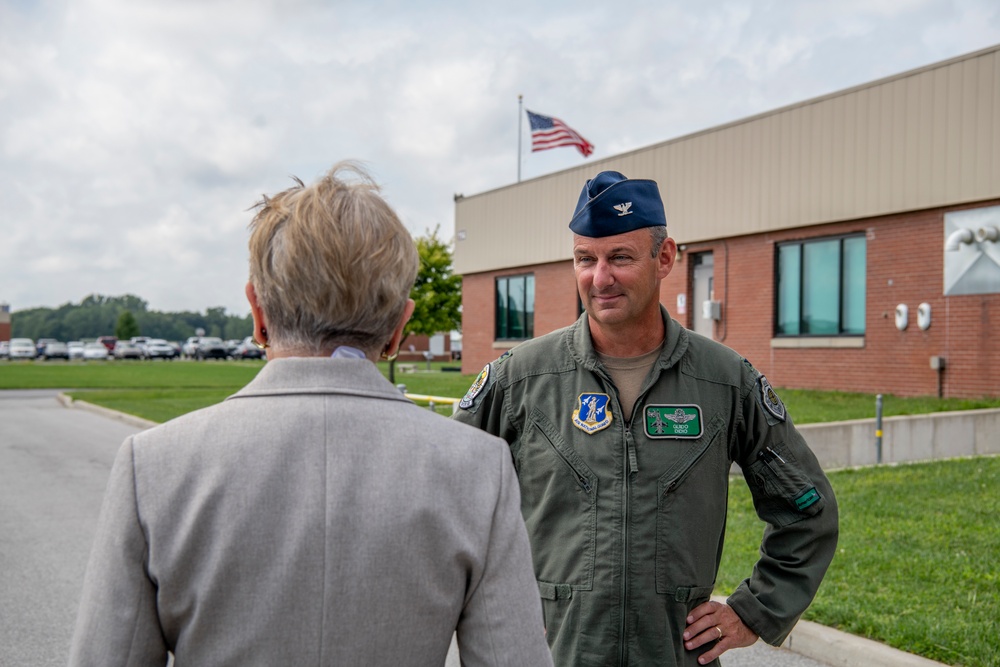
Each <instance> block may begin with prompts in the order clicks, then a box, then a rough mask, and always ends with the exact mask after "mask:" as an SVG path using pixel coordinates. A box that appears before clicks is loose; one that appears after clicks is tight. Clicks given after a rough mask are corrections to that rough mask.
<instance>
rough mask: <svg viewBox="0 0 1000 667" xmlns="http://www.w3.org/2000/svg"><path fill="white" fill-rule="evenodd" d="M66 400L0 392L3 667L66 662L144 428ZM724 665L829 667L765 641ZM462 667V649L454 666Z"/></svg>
mask: <svg viewBox="0 0 1000 667" xmlns="http://www.w3.org/2000/svg"><path fill="white" fill-rule="evenodd" d="M57 393H58V392H57V391H55V390H29V391H0V667H22V666H24V667H49V666H50V665H51V666H57V665H58V666H62V665H65V664H66V659H67V657H68V653H69V643H70V640H71V638H72V635H73V624H74V622H75V620H76V610H77V606H78V605H79V600H80V588H81V585H82V579H83V573H84V571H85V569H86V565H87V558H88V556H89V554H90V547H91V543H92V540H93V533H94V528H95V525H96V523H97V517H98V514H99V513H100V509H101V500H102V498H103V495H104V488H105V485H106V483H107V478H108V474H109V472H110V470H111V464H112V462H113V460H114V457H115V453H116V452H117V451H118V447H119V446H120V445H121V443H122V441H123V440H124V439H125V438H126V437H127V436H128V435H130V434H132V433H135V432H136V431H138V430H140V429H139V428H138V427H134V426H130V425H128V424H126V423H124V422H120V421H117V420H115V419H110V418H108V417H105V416H103V415H99V414H95V413H92V412H88V411H85V410H79V409H68V408H65V407H63V405H62V404H61V403H59V401H58V400H56V395H57ZM722 664H723V665H725V667H824V666H823V665H822V664H821V663H818V662H816V661H814V660H809V659H807V658H804V657H802V656H799V655H797V654H795V653H792V652H790V651H786V650H781V649H774V648H771V647H769V646H766V645H764V644H763V643H758V644H757V645H756V646H754V647H752V648H749V649H741V650H738V651H731V652H729V653H727V654H725V655H723V656H722ZM458 665H459V661H458V655H457V652H455V651H453V652H452V654H451V655H449V658H448V661H447V664H446V667H458Z"/></svg>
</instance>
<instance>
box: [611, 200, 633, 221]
mask: <svg viewBox="0 0 1000 667" xmlns="http://www.w3.org/2000/svg"><path fill="white" fill-rule="evenodd" d="M630 208H632V202H630V201H627V202H622V203H621V204H616V205H615V207H614V209H615V210H616V211H618V217H619V218H620V217H622V216H625V215H632V211H630V210H629V209H630Z"/></svg>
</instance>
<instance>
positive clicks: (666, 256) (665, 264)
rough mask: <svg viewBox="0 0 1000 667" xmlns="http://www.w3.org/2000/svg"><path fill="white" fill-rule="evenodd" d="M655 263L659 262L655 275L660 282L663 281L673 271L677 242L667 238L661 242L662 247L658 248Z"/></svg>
mask: <svg viewBox="0 0 1000 667" xmlns="http://www.w3.org/2000/svg"><path fill="white" fill-rule="evenodd" d="M657 261H658V262H659V268H658V269H657V271H656V275H657V277H658V278H659V279H660V280H663V279H664V278H666V277H667V276H668V275H669V274H670V272H671V271H672V270H673V268H674V263H675V262H676V261H677V241H675V240H673V239H672V238H670V237H669V236H668V237H667V238H666V239H665V240H664V241H663V245H661V246H660V254H659V255H657Z"/></svg>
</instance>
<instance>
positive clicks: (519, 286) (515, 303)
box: [507, 276, 524, 338]
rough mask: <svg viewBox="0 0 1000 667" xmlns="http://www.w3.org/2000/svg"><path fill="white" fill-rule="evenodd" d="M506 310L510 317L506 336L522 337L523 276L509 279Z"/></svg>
mask: <svg viewBox="0 0 1000 667" xmlns="http://www.w3.org/2000/svg"><path fill="white" fill-rule="evenodd" d="M507 312H508V317H509V318H510V326H509V327H508V330H507V334H508V335H507V337H508V338H524V276H518V277H517V278H511V279H510V288H509V291H508V292H507Z"/></svg>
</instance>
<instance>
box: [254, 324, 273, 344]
mask: <svg viewBox="0 0 1000 667" xmlns="http://www.w3.org/2000/svg"><path fill="white" fill-rule="evenodd" d="M260 333H261V335H262V336H264V342H263V343H259V342H257V337H256V336H251V337H250V342H251V343H253V344H254V347H256V348H257V349H258V350H266V349H267V348H269V347H271V346H270V345H268V344H267V329H265V328H264V327H261V328H260Z"/></svg>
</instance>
